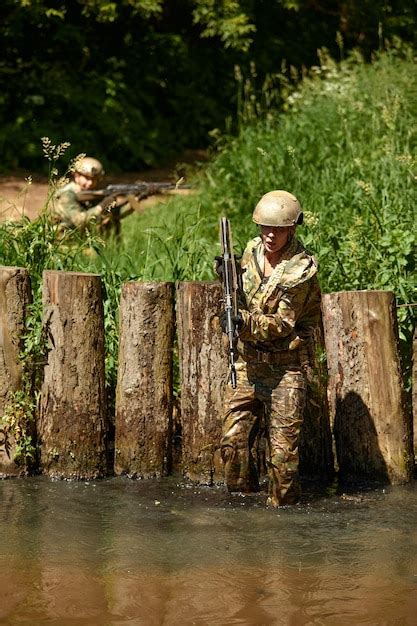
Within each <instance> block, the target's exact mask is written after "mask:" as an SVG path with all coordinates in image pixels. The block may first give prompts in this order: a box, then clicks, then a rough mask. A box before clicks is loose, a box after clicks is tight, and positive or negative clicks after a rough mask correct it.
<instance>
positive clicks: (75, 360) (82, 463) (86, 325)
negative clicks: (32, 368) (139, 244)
mask: <svg viewBox="0 0 417 626" xmlns="http://www.w3.org/2000/svg"><path fill="white" fill-rule="evenodd" d="M43 304H44V311H43V325H44V334H45V337H47V339H48V356H47V359H48V360H47V364H46V366H45V372H44V381H43V385H42V397H41V409H40V416H39V425H38V434H39V437H40V450H41V466H42V471H43V473H44V474H47V475H48V476H50V477H54V478H70V479H87V480H88V479H92V478H98V477H100V476H104V475H105V473H106V445H105V442H106V430H107V424H106V410H105V409H106V407H105V380H104V322H103V303H102V290H101V280H100V276H98V275H95V274H81V273H76V272H60V271H45V272H44V275H43Z"/></svg>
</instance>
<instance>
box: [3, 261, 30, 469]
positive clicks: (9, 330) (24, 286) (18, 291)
mask: <svg viewBox="0 0 417 626" xmlns="http://www.w3.org/2000/svg"><path fill="white" fill-rule="evenodd" d="M30 301H31V290H30V278H29V274H28V272H27V270H26V269H23V268H21V267H0V475H3V476H19V475H21V474H25V473H27V471H28V465H27V460H28V459H27V458H26V457H25V456H24V454H23V456H21V454H20V453H19V451H18V444H19V441H18V440H19V437H20V439H22V437H25V438H26V437H31V436H33V435H34V422H32V421H31V419H32V416H27V415H26V414H25V412H22V411H19V410H18V408H17V406H16V408H15V402H14V399H15V397H14V396H15V393H16V392H17V391H20V390H22V374H23V366H22V363H21V362H20V360H19V353H20V352H21V350H22V348H23V334H24V331H25V319H26V313H27V308H28V305H29V303H30Z"/></svg>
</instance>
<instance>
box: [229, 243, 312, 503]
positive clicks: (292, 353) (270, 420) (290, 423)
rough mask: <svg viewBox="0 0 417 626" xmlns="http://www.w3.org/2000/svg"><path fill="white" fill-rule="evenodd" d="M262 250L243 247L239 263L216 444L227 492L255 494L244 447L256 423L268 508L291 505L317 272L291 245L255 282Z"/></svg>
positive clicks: (307, 257)
mask: <svg viewBox="0 0 417 626" xmlns="http://www.w3.org/2000/svg"><path fill="white" fill-rule="evenodd" d="M263 255H264V251H263V244H262V240H261V238H260V237H257V238H255V239H253V240H252V241H250V242H249V244H248V245H247V247H246V249H245V252H244V254H243V257H242V262H241V265H242V269H243V270H244V272H243V277H242V279H243V291H244V297H245V300H246V301H245V302H244V303H242V309H241V314H242V317H243V321H244V324H243V327H242V329H241V331H240V333H239V343H238V350H239V361H238V363H237V368H236V369H237V381H238V384H237V388H236V389H235V390H233V389H232V388H231V387H229V386H228V388H227V392H226V412H225V415H224V421H223V437H222V441H221V449H222V457H223V461H224V464H225V475H226V482H227V486H228V488H229V490H230V491H243V492H250V491H256V490H257V489H258V477H257V471H256V466H255V462H254V459H253V455H252V450H251V449H252V447H253V444H254V441H255V438H256V435H257V432H258V430H259V425H260V422H261V421H262V420H264V427H265V432H266V439H267V442H268V447H269V449H268V450H267V456H268V462H267V464H268V476H269V499H268V503H269V504H271V505H272V506H279V505H282V504H292V503H295V502H296V501H297V500H298V498H299V491H300V490H299V485H298V481H297V477H298V441H299V436H300V430H301V425H302V420H303V411H304V405H305V397H306V379H305V372H304V370H305V366H306V365H307V364H308V360H309V346H310V343H311V335H312V331H313V329H314V327H315V326H316V325H317V323H318V319H319V311H320V289H319V285H318V281H317V275H316V274H317V265H316V262H315V260H314V258H313V257H312V256H311V255H310V254H308V252H307V251H306V250H305V249H304V248H303V246H302V245H301V244H300V243H299V242H298V241H297V240H296V239H293V240H292V241H291V242H290V243H289V244H287V246H286V248H285V249H284V251H283V255H282V258H281V261H280V262H279V264H278V265H277V266H276V267H275V268H274V270H273V272H272V274H271V276H270V277H269V278H268V279H265V280H263V279H262V275H261V269H260V268H261V267H263V263H264V258H263Z"/></svg>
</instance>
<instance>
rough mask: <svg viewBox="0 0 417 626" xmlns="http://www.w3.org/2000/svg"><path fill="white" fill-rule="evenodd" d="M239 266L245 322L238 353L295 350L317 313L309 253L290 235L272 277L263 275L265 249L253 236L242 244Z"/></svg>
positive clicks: (313, 264) (316, 287)
mask: <svg viewBox="0 0 417 626" xmlns="http://www.w3.org/2000/svg"><path fill="white" fill-rule="evenodd" d="M241 265H242V270H243V275H242V283H243V300H244V302H243V303H242V304H243V308H242V311H241V313H242V317H243V320H244V325H243V328H242V329H241V331H240V333H239V339H240V341H239V352H241V354H245V352H246V353H249V352H250V351H251V348H252V349H253V348H255V349H256V350H262V351H267V352H276V351H288V350H296V349H297V348H299V347H302V346H303V345H306V344H307V343H309V339H310V338H311V336H312V333H313V329H314V327H315V326H317V324H318V322H319V317H320V287H319V283H318V280H317V264H316V261H315V259H314V257H312V256H311V255H310V254H309V253H308V252H307V251H306V250H305V248H304V247H303V246H302V245H301V244H300V243H299V242H298V241H297V240H296V239H293V240H292V242H291V243H290V244H289V245H288V247H287V249H286V250H285V251H284V254H283V257H282V259H281V261H280V262H279V263H278V265H277V266H276V267H275V268H274V270H273V272H272V274H271V276H270V277H269V278H268V279H266V280H263V277H262V269H263V267H264V248H263V244H262V240H261V238H260V237H256V238H255V239H253V240H252V241H250V242H249V243H248V245H247V246H246V249H245V251H244V253H243V257H242V261H241ZM261 268H262V269H261Z"/></svg>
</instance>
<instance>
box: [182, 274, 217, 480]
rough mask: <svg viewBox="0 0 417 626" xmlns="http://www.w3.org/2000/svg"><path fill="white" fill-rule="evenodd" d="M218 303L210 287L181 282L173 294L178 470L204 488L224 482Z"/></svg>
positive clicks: (215, 291)
mask: <svg viewBox="0 0 417 626" xmlns="http://www.w3.org/2000/svg"><path fill="white" fill-rule="evenodd" d="M221 298H222V288H221V285H220V284H218V283H215V282H213V283H211V282H183V283H180V284H179V286H178V289H177V317H178V339H179V358H180V379H181V409H180V411H181V428H182V463H181V470H182V473H183V474H184V475H185V476H186V477H188V478H190V479H192V480H197V481H201V482H204V483H209V484H211V483H212V482H213V481H217V480H222V478H223V468H222V463H221V458H220V450H219V444H220V439H221V416H222V412H223V408H222V407H223V396H224V388H225V384H226V381H227V375H228V360H227V354H226V351H225V348H224V344H223V341H222V333H221V329H220V325H219V322H218V317H217V315H218V313H219V308H220V307H219V302H220V300H221Z"/></svg>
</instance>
